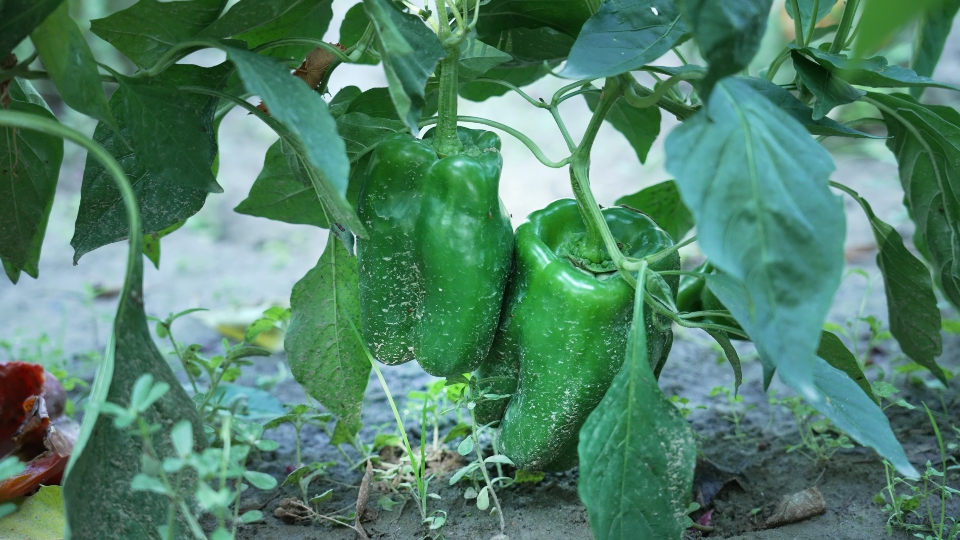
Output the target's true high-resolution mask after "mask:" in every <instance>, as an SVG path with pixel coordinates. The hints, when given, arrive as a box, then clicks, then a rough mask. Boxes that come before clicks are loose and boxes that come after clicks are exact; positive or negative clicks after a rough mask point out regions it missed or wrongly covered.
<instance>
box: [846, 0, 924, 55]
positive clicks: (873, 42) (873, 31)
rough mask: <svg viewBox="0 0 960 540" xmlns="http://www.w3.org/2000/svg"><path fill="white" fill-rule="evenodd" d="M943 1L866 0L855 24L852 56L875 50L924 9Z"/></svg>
mask: <svg viewBox="0 0 960 540" xmlns="http://www.w3.org/2000/svg"><path fill="white" fill-rule="evenodd" d="M941 1H943V0H913V1H910V2H904V1H903V0H866V1H865V2H864V3H863V11H862V12H861V14H860V20H859V22H858V23H857V41H856V43H855V44H854V45H853V51H854V55H855V56H857V57H863V56H864V54H867V53H872V52H875V51H876V50H877V49H879V48H880V47H882V46H883V45H885V44H886V42H887V41H888V40H889V39H890V38H891V37H893V35H894V34H895V33H897V32H898V31H899V30H900V29H901V28H903V27H905V26H906V25H907V24H909V23H910V22H911V21H913V19H914V18H915V17H916V16H917V15H920V14H921V13H922V12H923V11H925V10H927V9H930V8H931V7H933V6H936V5H937V4H939V3H940V2H941Z"/></svg>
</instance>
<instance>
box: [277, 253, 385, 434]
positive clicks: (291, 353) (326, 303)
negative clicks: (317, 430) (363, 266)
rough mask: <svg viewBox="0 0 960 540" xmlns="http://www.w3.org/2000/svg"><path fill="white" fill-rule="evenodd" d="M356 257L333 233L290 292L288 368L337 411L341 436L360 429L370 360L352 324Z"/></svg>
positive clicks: (356, 304)
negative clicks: (315, 264) (312, 263)
mask: <svg viewBox="0 0 960 540" xmlns="http://www.w3.org/2000/svg"><path fill="white" fill-rule="evenodd" d="M358 294H359V290H358V285H357V259H356V258H355V257H350V256H349V255H348V254H347V251H346V249H345V248H344V247H343V246H342V245H341V243H340V242H338V241H337V240H336V238H335V237H334V236H333V235H330V236H329V237H328V238H327V247H326V249H325V250H324V252H323V255H322V256H321V257H320V260H319V261H318V262H317V266H315V267H314V268H313V269H312V270H310V271H309V272H307V275H306V276H304V277H303V279H301V280H300V281H298V282H297V284H296V285H294V287H293V293H292V294H291V297H290V309H291V311H292V313H291V316H290V326H289V327H288V328H287V336H286V339H285V340H284V348H285V349H286V351H287V361H288V362H289V363H290V371H291V372H292V373H293V376H294V378H295V379H296V380H297V382H299V383H300V384H301V385H302V386H303V388H304V390H306V392H307V393H308V394H309V395H310V396H312V397H313V398H314V399H316V400H317V401H319V402H320V403H322V404H323V406H324V407H326V408H327V410H329V411H330V412H331V413H333V414H334V415H336V416H337V418H338V420H340V422H338V424H337V429H338V430H340V426H341V425H343V429H344V430H345V431H347V432H349V435H347V434H346V433H341V435H342V436H341V437H339V439H345V440H346V441H351V440H353V435H355V434H356V433H357V432H358V431H359V430H360V426H361V424H360V409H361V406H362V404H363V393H364V391H365V390H366V388H367V380H368V379H369V377H370V362H369V361H368V360H367V357H366V355H365V354H364V351H363V347H362V345H361V344H360V342H359V341H357V338H356V334H355V333H354V331H353V329H352V328H351V324H355V325H359V324H360V322H359V321H360V300H359V298H358Z"/></svg>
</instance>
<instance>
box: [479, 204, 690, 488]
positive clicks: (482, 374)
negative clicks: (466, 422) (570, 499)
mask: <svg viewBox="0 0 960 540" xmlns="http://www.w3.org/2000/svg"><path fill="white" fill-rule="evenodd" d="M603 216H604V218H605V219H606V222H607V225H608V226H609V227H610V230H611V232H612V233H613V236H614V238H615V239H616V240H617V243H618V245H619V246H620V247H621V250H622V252H623V253H624V254H625V255H627V256H630V257H638V258H639V257H644V256H647V255H652V254H654V253H657V252H659V251H661V250H663V249H666V248H668V247H670V246H672V245H673V240H672V239H671V238H670V236H669V235H668V234H667V233H665V232H664V231H663V230H661V229H660V228H659V227H658V226H657V225H656V223H654V222H653V220H652V219H650V218H649V217H647V216H646V215H644V214H642V213H639V212H637V211H634V210H629V209H626V208H622V207H618V208H607V209H605V210H603ZM585 233H586V228H585V227H584V224H583V220H582V219H581V217H580V212H579V210H578V208H577V203H576V201H573V200H570V199H565V200H560V201H556V202H554V203H552V204H550V205H549V206H547V207H546V208H544V209H543V210H539V211H537V212H534V213H532V214H531V215H530V217H529V218H528V221H527V222H526V223H524V224H523V225H521V226H520V227H519V228H518V229H517V236H516V254H515V267H514V270H513V273H512V275H511V280H510V285H509V286H508V290H507V296H506V300H505V306H504V311H503V314H502V315H501V319H500V327H499V329H498V332H497V337H496V340H495V341H494V345H493V347H492V348H491V351H490V355H489V356H488V357H487V359H486V360H485V361H484V363H483V364H482V365H481V366H480V369H479V370H478V374H477V375H478V377H479V381H480V382H479V384H480V385H481V387H482V388H483V391H484V393H486V394H499V395H504V394H513V396H512V398H510V400H509V404H507V402H506V400H493V401H485V402H484V401H481V402H480V403H478V405H477V407H476V409H475V411H474V412H475V414H476V415H477V420H478V422H479V423H482V424H485V423H490V422H495V421H496V420H497V419H498V418H499V416H500V414H501V413H502V414H503V419H502V420H501V421H500V441H501V443H502V449H503V452H504V454H506V455H507V456H508V457H509V458H510V459H511V460H513V462H514V463H515V464H516V465H517V466H518V467H520V468H522V469H528V470H564V469H567V468H569V467H571V466H573V465H575V464H576V461H577V440H578V435H579V431H580V427H581V426H582V425H583V422H584V420H586V418H587V416H588V415H589V414H590V412H591V411H593V409H594V408H595V407H596V406H597V404H598V403H600V400H601V399H602V398H603V395H604V394H605V393H606V391H607V389H608V388H609V387H610V383H611V382H612V381H613V378H614V376H615V375H616V374H617V371H619V369H620V366H621V365H622V364H623V360H624V356H625V354H626V346H627V334H628V332H629V330H630V326H631V324H632V318H633V297H634V289H633V287H631V286H630V284H628V283H627V281H626V280H625V279H624V278H623V276H621V275H620V274H619V273H618V272H616V271H609V272H600V273H597V272H594V271H591V270H588V269H587V268H586V266H590V265H589V264H586V265H584V264H581V263H580V261H579V260H578V258H577V256H576V246H578V245H580V243H581V242H582V240H583V237H584V235H585ZM651 268H652V269H654V270H668V269H670V270H675V269H679V268H680V258H679V255H677V253H676V252H674V253H671V254H670V255H669V256H667V257H665V258H663V259H660V260H659V261H656V262H655V263H654V264H652V265H651ZM663 278H664V280H665V281H666V282H667V284H668V285H669V288H670V292H671V293H672V294H673V295H674V296H676V293H677V287H678V285H679V278H678V277H677V276H676V275H668V276H663ZM655 318H656V320H655ZM644 323H645V325H646V329H647V348H648V351H647V352H648V355H649V360H650V363H651V365H653V366H657V365H661V364H662V361H663V360H664V359H665V358H666V356H667V354H668V353H669V351H670V347H671V345H672V343H673V332H672V331H671V329H670V324H669V323H670V321H669V320H667V319H665V318H663V317H662V316H660V315H656V316H655V315H653V314H652V310H645V312H644ZM504 407H506V412H505V413H504V412H503V410H504Z"/></svg>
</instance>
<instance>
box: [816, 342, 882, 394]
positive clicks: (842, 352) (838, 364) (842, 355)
mask: <svg viewBox="0 0 960 540" xmlns="http://www.w3.org/2000/svg"><path fill="white" fill-rule="evenodd" d="M817 356H819V357H820V358H822V359H824V360H826V362H827V363H828V364H830V365H831V366H833V367H835V368H837V369H839V370H840V371H842V372H844V373H846V374H847V377H850V380H852V381H853V382H855V383H857V386H859V387H860V389H861V390H863V392H864V393H865V394H866V395H867V396H868V397H869V398H870V399H872V400H873V401H877V398H876V396H874V395H873V388H872V387H871V386H870V381H868V380H867V376H866V375H864V374H863V370H862V369H861V368H860V362H858V361H857V357H856V356H854V355H853V353H852V352H850V349H848V348H847V346H846V345H844V344H843V342H842V341H840V338H839V337H837V335H836V334H834V333H833V332H828V331H826V330H824V331H823V332H821V333H820V345H819V346H818V347H817Z"/></svg>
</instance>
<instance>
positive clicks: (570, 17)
mask: <svg viewBox="0 0 960 540" xmlns="http://www.w3.org/2000/svg"><path fill="white" fill-rule="evenodd" d="M601 2H602V0H491V1H490V2H489V3H488V4H486V5H485V6H483V7H482V8H481V9H480V20H479V22H478V23H477V32H478V33H479V34H480V36H487V35H490V34H498V33H500V32H502V31H503V30H510V29H513V28H539V27H544V26H546V27H550V28H553V29H555V30H558V31H560V32H563V33H565V34H567V35H568V36H570V37H572V38H576V37H577V34H579V33H580V29H581V27H583V23H585V22H586V21H587V19H589V18H590V16H591V15H593V14H594V12H596V11H597V9H598V8H599V7H600V5H601Z"/></svg>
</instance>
